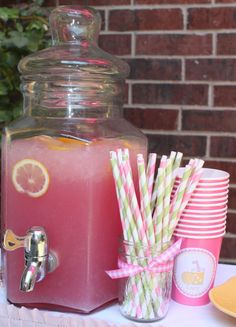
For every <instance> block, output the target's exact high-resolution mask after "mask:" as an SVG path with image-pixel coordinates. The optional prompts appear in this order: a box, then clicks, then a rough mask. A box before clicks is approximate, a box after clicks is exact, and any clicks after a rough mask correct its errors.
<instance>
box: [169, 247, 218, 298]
mask: <svg viewBox="0 0 236 327" xmlns="http://www.w3.org/2000/svg"><path fill="white" fill-rule="evenodd" d="M215 270H216V260H215V257H214V256H213V255H212V253H211V252H209V251H207V250H205V249H201V248H197V249H196V248H187V249H182V250H181V251H180V253H179V254H178V255H177V257H176V258H175V265H174V274H173V277H174V283H175V286H176V287H177V289H178V290H179V291H180V292H181V293H182V294H184V295H185V296H188V297H192V298H196V297H200V296H202V295H204V294H205V293H206V292H207V291H208V290H209V288H210V286H211V284H212V281H213V280H214V276H215Z"/></svg>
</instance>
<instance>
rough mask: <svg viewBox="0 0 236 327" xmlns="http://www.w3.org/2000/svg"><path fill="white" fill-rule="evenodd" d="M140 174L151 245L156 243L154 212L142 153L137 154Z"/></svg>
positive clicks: (140, 186) (141, 195)
mask: <svg viewBox="0 0 236 327" xmlns="http://www.w3.org/2000/svg"><path fill="white" fill-rule="evenodd" d="M137 164H138V174H139V190H140V198H141V201H142V203H143V213H144V218H145V221H146V223H147V235H148V240H149V245H154V244H155V234H154V228H153V221H152V213H151V208H150V199H149V194H148V188H147V178H146V173H145V166H144V158H143V156H142V155H138V156H137Z"/></svg>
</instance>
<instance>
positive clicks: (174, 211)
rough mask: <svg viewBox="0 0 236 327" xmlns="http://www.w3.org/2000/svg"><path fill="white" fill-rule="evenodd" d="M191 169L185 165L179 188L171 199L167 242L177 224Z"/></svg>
mask: <svg viewBox="0 0 236 327" xmlns="http://www.w3.org/2000/svg"><path fill="white" fill-rule="evenodd" d="M192 170H193V169H192V167H191V166H190V165H186V166H185V169H184V173H183V177H182V180H181V182H180V184H179V187H178V188H177V190H176V194H175V195H174V198H173V199H172V203H171V208H170V223H169V229H168V240H170V239H171V237H172V234H173V232H174V229H175V226H176V225H177V223H178V216H179V210H180V207H181V203H182V199H183V197H184V193H185V191H186V188H187V185H188V182H189V178H190V176H191V174H192Z"/></svg>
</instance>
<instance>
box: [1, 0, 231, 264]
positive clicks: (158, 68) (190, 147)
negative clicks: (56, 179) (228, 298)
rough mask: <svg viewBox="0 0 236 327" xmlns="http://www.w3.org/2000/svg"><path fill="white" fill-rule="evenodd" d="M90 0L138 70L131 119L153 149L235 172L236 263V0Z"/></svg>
mask: <svg viewBox="0 0 236 327" xmlns="http://www.w3.org/2000/svg"><path fill="white" fill-rule="evenodd" d="M3 1H4V0H2V1H1V0H0V4H1V2H2V3H3ZM6 3H9V1H5V4H6ZM82 3H84V1H81V0H77V1H69V0H68V1H66V0H51V1H47V5H48V6H54V5H55V4H60V5H63V4H82ZM88 3H89V4H90V5H92V6H96V7H97V8H98V9H99V10H100V12H101V14H102V17H103V31H102V33H101V37H100V45H101V47H102V48H104V49H105V50H107V51H109V52H110V53H113V54H115V55H118V56H120V57H122V58H124V59H125V60H127V61H128V62H129V64H130V66H131V75H130V77H129V79H128V87H127V90H128V91H127V99H126V104H125V116H126V118H127V119H128V120H130V121H131V122H132V123H133V124H135V125H136V126H137V127H139V128H141V129H142V130H143V131H144V133H145V134H146V135H147V136H148V138H149V142H150V151H155V152H157V153H158V154H160V155H161V154H166V153H169V151H170V150H178V151H182V152H183V153H184V155H185V158H186V159H188V158H190V157H194V156H197V157H201V158H203V159H204V160H205V161H206V164H205V166H208V167H214V168H219V169H224V170H227V171H228V172H229V173H230V174H231V188H230V196H229V215H228V226H227V234H226V236H225V238H224V242H223V247H222V252H221V257H222V259H224V260H228V261H234V262H236V0H90V1H88Z"/></svg>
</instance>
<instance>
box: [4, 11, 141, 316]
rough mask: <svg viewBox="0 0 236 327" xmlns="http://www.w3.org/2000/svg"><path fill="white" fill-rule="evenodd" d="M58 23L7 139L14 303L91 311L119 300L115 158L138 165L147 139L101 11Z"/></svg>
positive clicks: (27, 80)
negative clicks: (104, 44)
mask: <svg viewBox="0 0 236 327" xmlns="http://www.w3.org/2000/svg"><path fill="white" fill-rule="evenodd" d="M50 24H51V30H52V42H53V44H52V47H50V48H48V49H45V50H42V51H39V52H38V53H35V54H32V55H30V56H27V57H25V58H23V59H22V60H21V61H20V63H19V71H20V73H21V74H22V85H21V88H22V91H23V96H24V114H23V117H22V118H20V119H18V120H17V121H15V122H13V123H12V124H10V125H9V126H8V127H7V128H6V129H5V132H4V137H3V149H2V153H3V160H2V166H3V169H2V181H3V189H2V217H3V222H2V232H3V234H4V235H3V237H4V242H3V243H4V244H3V245H4V248H5V250H6V251H4V256H5V267H4V270H5V273H4V274H5V277H6V278H5V280H6V287H7V298H8V300H9V301H10V302H12V303H15V304H23V305H25V306H33V307H40V308H47V309H50V308H53V309H57V310H67V311H68V310H70V311H80V312H90V311H92V310H94V309H96V308H98V307H100V306H102V305H104V304H105V303H108V302H109V301H111V300H114V299H115V298H117V296H118V293H117V292H118V288H117V285H116V283H115V282H114V281H112V280H111V279H110V278H109V277H108V276H107V275H106V273H105V270H107V269H110V268H112V267H115V266H116V260H117V258H116V255H117V248H118V244H117V243H118V242H117V239H118V237H119V235H120V234H121V225H120V219H119V211H118V206H117V201H116V194H115V187H114V182H113V177H112V170H111V166H110V160H109V159H110V154H109V152H110V151H111V150H115V149H117V148H128V149H129V150H130V156H131V160H132V162H133V163H134V160H136V154H137V153H143V154H144V155H146V152H147V140H146V137H145V136H144V135H143V134H142V133H141V132H140V131H138V130H137V129H136V128H134V127H133V126H132V125H131V124H129V123H128V122H127V121H126V120H124V119H123V118H122V101H123V89H124V80H125V78H126V77H127V75H128V71H129V70H128V66H127V64H126V63H124V62H122V61H121V60H120V59H118V58H115V57H114V56H111V55H109V54H108V53H106V52H104V51H102V50H101V49H100V48H99V47H98V46H97V39H98V34H99V28H100V16H99V14H98V13H97V12H96V11H95V10H94V9H92V8H89V7H78V6H62V7H57V8H56V9H55V10H54V11H52V13H51V15H50ZM135 166H136V165H135V164H133V169H134V170H135ZM136 178H137V176H136ZM18 248H20V249H18ZM10 251H11V252H10ZM50 271H51V273H49V272H50ZM19 288H20V289H21V290H19Z"/></svg>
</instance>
